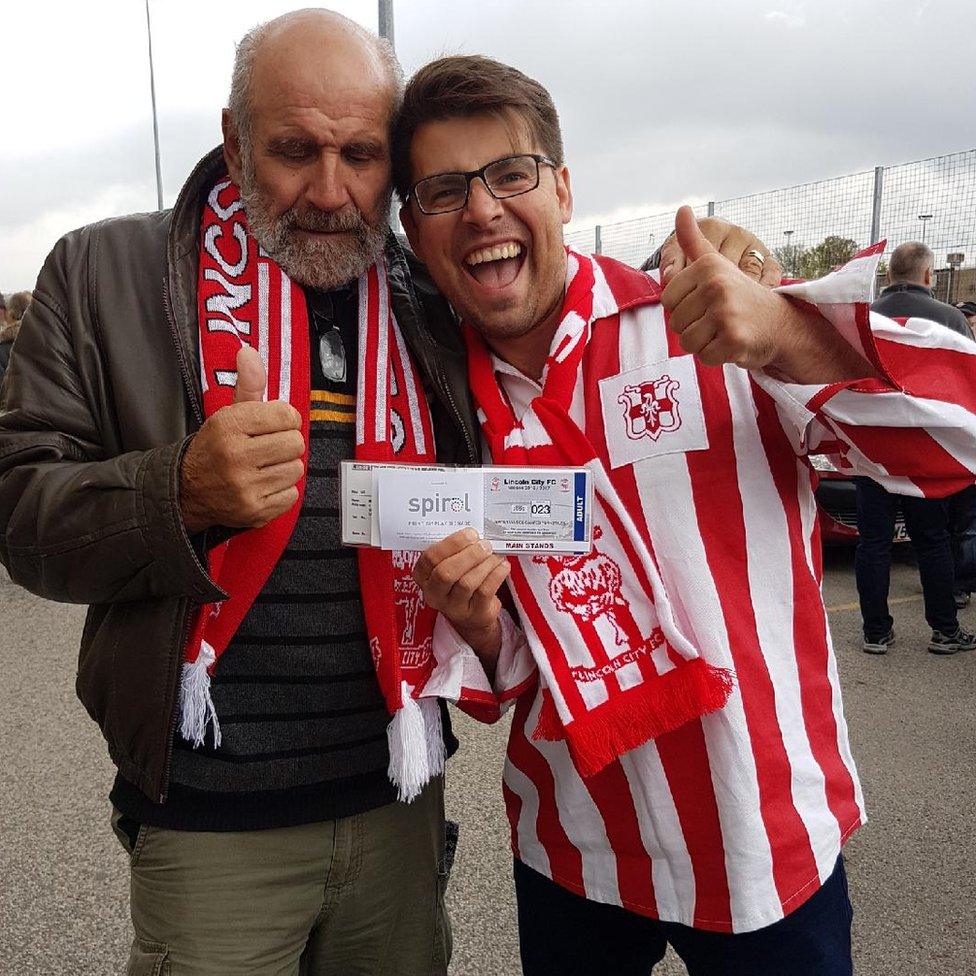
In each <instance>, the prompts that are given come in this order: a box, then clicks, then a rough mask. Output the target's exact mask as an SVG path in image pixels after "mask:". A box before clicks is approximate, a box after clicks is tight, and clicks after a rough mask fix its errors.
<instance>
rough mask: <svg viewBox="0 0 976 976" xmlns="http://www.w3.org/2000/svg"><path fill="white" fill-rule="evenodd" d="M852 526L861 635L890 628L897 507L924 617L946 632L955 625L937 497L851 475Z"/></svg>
mask: <svg viewBox="0 0 976 976" xmlns="http://www.w3.org/2000/svg"><path fill="white" fill-rule="evenodd" d="M854 481H855V485H856V490H857V531H858V535H859V539H858V543H857V553H856V555H855V557H854V571H855V575H856V577H857V595H858V598H859V599H860V601H861V619H862V621H863V623H864V636H865V638H867V640H869V641H876V640H879V639H880V638H882V637H884V636H885V634H887V633H888V631H889V630H891V625H892V619H891V614H890V613H889V612H888V582H889V578H890V575H891V540H892V537H893V536H894V533H895V515H896V514H897V512H898V508H899V506H901V510H902V513H903V514H904V516H905V528H906V529H908V536H909V538H910V539H911V540H912V548H913V549H914V550H915V556H916V558H917V559H918V574H919V576H920V577H921V579H922V595H923V597H924V600H925V619H926V620H927V621H928V625H929V626H930V627H931V628H932V629H933V630H941V631H942V632H943V633H946V634H951V633H953V632H954V631H955V630H956V628H957V627H958V626H959V624H958V621H957V617H956V604H955V600H954V599H953V596H952V582H953V571H952V551H951V548H950V544H949V522H948V515H947V513H946V504H945V502H943V501H942V500H941V499H938V498H910V497H909V496H907V495H892V494H890V493H889V492H887V491H885V490H884V488H882V487H881V486H880V485H879V484H877V483H876V482H874V481H871V479H870V478H855V479H854Z"/></svg>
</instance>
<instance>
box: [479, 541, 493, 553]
mask: <svg viewBox="0 0 976 976" xmlns="http://www.w3.org/2000/svg"><path fill="white" fill-rule="evenodd" d="M481 551H482V552H483V553H484V554H485V555H486V556H490V555H491V552H492V548H491V543H490V542H489V541H488V540H487V539H482V540H481Z"/></svg>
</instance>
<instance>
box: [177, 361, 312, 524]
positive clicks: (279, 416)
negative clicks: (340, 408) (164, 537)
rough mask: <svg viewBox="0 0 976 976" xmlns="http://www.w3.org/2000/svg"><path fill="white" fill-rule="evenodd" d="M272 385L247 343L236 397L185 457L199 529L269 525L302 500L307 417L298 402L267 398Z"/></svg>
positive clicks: (191, 514)
mask: <svg viewBox="0 0 976 976" xmlns="http://www.w3.org/2000/svg"><path fill="white" fill-rule="evenodd" d="M266 384H267V374H266V372H265V368H264V363H263V362H262V361H261V357H260V356H259V355H258V353H257V352H256V351H255V350H254V349H252V348H251V347H250V346H242V347H241V350H240V352H239V353H238V354H237V388H236V390H235V391H234V402H233V403H232V404H231V405H230V406H228V407H223V408H222V409H220V410H218V411H217V412H216V413H214V414H213V415H212V416H210V417H208V418H207V420H206V421H205V422H204V424H203V426H202V427H201V428H200V430H199V431H197V433H196V434H194V436H193V438H192V440H191V441H190V444H189V446H188V447H187V449H186V453H185V454H184V455H183V463H182V465H181V467H180V509H181V511H182V513H183V523H184V525H185V526H186V529H187V531H188V532H189V533H190V534H191V535H192V534H193V533H195V532H202V531H203V530H204V529H207V528H209V527H210V526H212V525H226V526H229V527H232V528H252V527H255V526H259V525H265V524H267V523H268V522H270V521H271V520H272V519H273V518H277V516H279V515H281V514H283V513H284V512H287V511H288V509H289V508H291V507H292V505H294V504H295V502H296V501H298V488H297V487H296V485H297V484H298V482H299V481H300V480H301V477H302V474H303V473H304V471H305V464H304V462H303V460H302V458H303V456H304V454H305V439H304V438H303V437H302V433H301V426H302V418H301V415H300V414H299V412H298V411H297V410H296V409H295V408H294V407H293V406H291V404H288V403H283V402H281V401H280V400H275V401H272V402H271V403H265V402H264V391H265V386H266Z"/></svg>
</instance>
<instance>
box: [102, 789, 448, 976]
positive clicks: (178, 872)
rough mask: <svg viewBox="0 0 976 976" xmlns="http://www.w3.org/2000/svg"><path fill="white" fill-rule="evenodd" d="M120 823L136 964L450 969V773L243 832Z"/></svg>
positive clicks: (438, 975)
mask: <svg viewBox="0 0 976 976" xmlns="http://www.w3.org/2000/svg"><path fill="white" fill-rule="evenodd" d="M120 819H121V818H120V817H119V814H118V812H117V811H115V812H114V813H113V816H112V827H113V829H114V830H115V833H116V836H117V837H118V838H119V840H120V842H121V843H122V845H123V847H125V849H126V851H127V852H128V854H129V860H130V892H131V912H132V925H133V928H134V929H135V939H134V940H133V943H132V951H131V953H130V956H129V963H128V968H127V970H126V973H127V976H443V974H445V973H446V972H447V965H448V961H449V959H450V953H451V933H450V922H449V920H448V917H447V912H446V910H445V907H444V888H445V885H446V869H445V866H444V863H443V860H444V782H443V779H437V780H435V781H433V782H432V783H430V785H428V787H427V788H426V789H425V790H424V792H423V793H422V794H421V795H420V797H418V798H417V799H416V800H414V802H413V803H410V804H406V803H392V804H390V805H388V806H385V807H380V808H379V809H376V810H370V811H368V812H367V813H363V814H358V815H356V816H352V817H345V818H343V819H341V820H330V821H325V822H323V823H315V824H307V825H304V826H300V827H284V828H280V829H274V830H253V831H240V832H227V833H218V832H198V831H186V830H165V829H163V828H161V827H152V826H147V825H145V824H143V825H141V826H137V825H133V824H131V823H127V822H120Z"/></svg>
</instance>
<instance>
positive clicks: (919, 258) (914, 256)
mask: <svg viewBox="0 0 976 976" xmlns="http://www.w3.org/2000/svg"><path fill="white" fill-rule="evenodd" d="M929 268H933V269H934V268H935V254H934V253H933V252H932V249H931V248H930V247H927V246H926V245H925V244H923V243H922V242H921V241H909V242H908V243H907V244H899V245H898V247H896V248H895V249H894V251H892V252H891V260H890V261H889V262H888V280H889V281H891V282H897V281H909V282H914V283H917V284H921V283H922V281H923V279H924V278H925V272H926V271H928V269H929Z"/></svg>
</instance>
